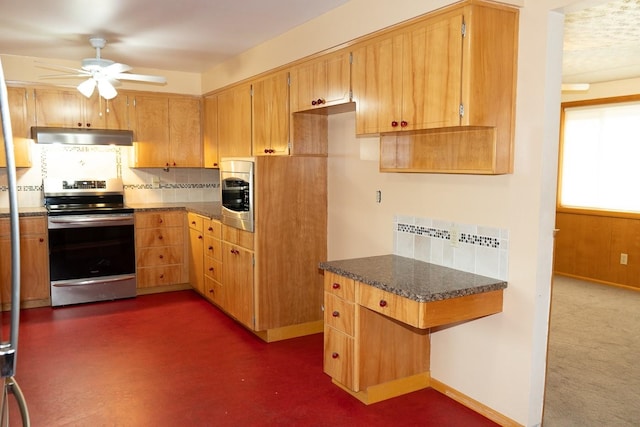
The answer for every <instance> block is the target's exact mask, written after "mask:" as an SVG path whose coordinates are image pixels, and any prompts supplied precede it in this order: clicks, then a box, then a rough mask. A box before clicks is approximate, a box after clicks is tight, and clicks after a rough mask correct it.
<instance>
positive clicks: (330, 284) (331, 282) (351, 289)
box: [324, 271, 355, 302]
mask: <svg viewBox="0 0 640 427" xmlns="http://www.w3.org/2000/svg"><path fill="white" fill-rule="evenodd" d="M324 290H325V291H326V292H329V293H331V294H333V295H336V296H339V297H340V298H342V299H344V300H347V301H351V302H353V301H354V297H355V296H354V294H355V281H354V280H353V279H349V278H347V277H344V276H340V275H338V274H335V273H331V272H330V271H325V272H324Z"/></svg>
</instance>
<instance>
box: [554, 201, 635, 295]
mask: <svg viewBox="0 0 640 427" xmlns="http://www.w3.org/2000/svg"><path fill="white" fill-rule="evenodd" d="M556 228H557V229H558V230H559V231H558V233H557V235H556V252H555V261H554V272H555V273H557V274H563V275H568V276H574V277H579V278H584V279H589V280H594V281H598V282H603V283H609V284H615V285H622V286H629V287H633V288H640V219H634V218H617V217H608V216H599V215H585V214H574V213H566V212H558V213H557V215H556ZM622 253H625V254H627V265H623V264H620V254H622Z"/></svg>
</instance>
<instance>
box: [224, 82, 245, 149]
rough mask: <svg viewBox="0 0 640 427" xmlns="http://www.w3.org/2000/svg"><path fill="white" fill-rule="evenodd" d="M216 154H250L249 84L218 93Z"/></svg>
mask: <svg viewBox="0 0 640 427" xmlns="http://www.w3.org/2000/svg"><path fill="white" fill-rule="evenodd" d="M218 156H219V158H220V159H222V157H248V156H251V84H250V83H245V84H240V85H238V86H234V87H231V88H229V89H226V90H224V91H222V92H220V93H218Z"/></svg>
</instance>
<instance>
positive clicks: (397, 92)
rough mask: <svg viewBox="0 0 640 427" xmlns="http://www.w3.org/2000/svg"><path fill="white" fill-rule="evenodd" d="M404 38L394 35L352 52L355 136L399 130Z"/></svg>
mask: <svg viewBox="0 0 640 427" xmlns="http://www.w3.org/2000/svg"><path fill="white" fill-rule="evenodd" d="M403 47H404V35H403V34H398V33H394V34H393V35H389V36H387V37H384V38H381V39H376V40H373V41H371V42H367V43H366V44H364V45H361V46H358V47H357V48H356V49H354V51H353V64H352V86H353V99H354V101H356V133H357V134H358V135H361V134H372V133H379V132H388V131H394V130H400V122H401V121H402V118H401V116H402V111H401V106H402V50H403Z"/></svg>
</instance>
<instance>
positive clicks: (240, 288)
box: [222, 225, 255, 329]
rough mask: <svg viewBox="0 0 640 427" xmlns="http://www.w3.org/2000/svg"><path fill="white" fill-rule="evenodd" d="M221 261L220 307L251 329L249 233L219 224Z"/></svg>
mask: <svg viewBox="0 0 640 427" xmlns="http://www.w3.org/2000/svg"><path fill="white" fill-rule="evenodd" d="M222 265H223V272H222V283H223V285H224V298H223V303H222V308H223V309H224V310H225V311H226V312H227V313H229V314H230V315H231V316H232V317H233V318H235V319H236V320H237V321H238V322H240V323H242V324H243V325H245V326H247V327H248V328H250V329H254V327H255V322H254V321H255V316H254V304H253V299H254V295H253V266H254V252H253V233H249V232H246V231H242V230H238V229H235V228H232V227H229V226H226V225H223V226H222Z"/></svg>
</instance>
